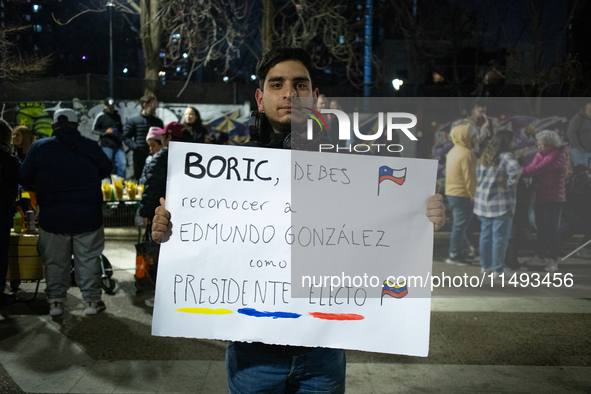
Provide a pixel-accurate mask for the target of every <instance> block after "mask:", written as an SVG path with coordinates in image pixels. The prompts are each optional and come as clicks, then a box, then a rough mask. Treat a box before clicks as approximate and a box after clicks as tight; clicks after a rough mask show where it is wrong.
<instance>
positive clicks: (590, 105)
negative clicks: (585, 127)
mask: <svg viewBox="0 0 591 394" xmlns="http://www.w3.org/2000/svg"><path fill="white" fill-rule="evenodd" d="M585 115H587V116H588V117H590V118H591V103H587V105H585Z"/></svg>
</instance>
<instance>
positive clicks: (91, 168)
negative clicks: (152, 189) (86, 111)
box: [20, 128, 111, 234]
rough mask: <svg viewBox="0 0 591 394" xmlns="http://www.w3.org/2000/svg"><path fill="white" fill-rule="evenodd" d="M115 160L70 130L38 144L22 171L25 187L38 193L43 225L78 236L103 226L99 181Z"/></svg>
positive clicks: (46, 228) (43, 227)
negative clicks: (111, 159)
mask: <svg viewBox="0 0 591 394" xmlns="http://www.w3.org/2000/svg"><path fill="white" fill-rule="evenodd" d="M110 173H111V161H110V160H109V159H108V157H107V156H106V155H105V154H104V153H103V151H102V149H101V148H100V147H99V146H98V145H97V144H96V142H95V141H93V140H91V139H89V138H86V137H83V136H82V135H80V132H79V131H78V130H75V129H70V128H60V129H58V130H55V131H54V132H53V134H52V137H51V138H44V139H41V140H39V141H37V142H35V143H34V144H33V145H32V146H31V149H30V150H29V153H28V155H27V158H26V159H25V161H24V163H23V164H22V166H21V169H20V176H21V183H22V185H23V187H24V188H25V189H28V190H33V191H34V192H35V193H36V194H37V203H38V204H39V227H41V228H42V229H43V230H44V231H49V232H52V233H57V234H79V233H85V232H90V231H95V230H98V229H99V228H100V227H101V226H102V225H103V212H102V202H103V197H102V192H101V179H102V178H105V177H108V176H109V174H110Z"/></svg>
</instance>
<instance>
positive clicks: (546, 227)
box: [445, 102, 591, 278]
mask: <svg viewBox="0 0 591 394" xmlns="http://www.w3.org/2000/svg"><path fill="white" fill-rule="evenodd" d="M590 116H591V102H590V103H588V104H587V105H586V106H585V108H583V109H582V110H581V111H580V112H578V113H577V114H576V115H575V116H574V117H573V119H572V120H571V122H570V124H569V129H568V133H567V139H568V141H567V142H565V141H562V140H561V138H560V136H559V134H558V133H557V132H556V131H552V130H543V131H541V132H539V133H537V134H536V135H535V137H536V140H537V148H538V152H537V154H536V155H535V157H534V159H533V161H532V162H531V163H529V164H528V165H524V164H525V163H523V158H519V157H517V156H516V152H515V141H514V135H513V132H511V131H508V130H498V131H495V130H493V129H492V126H491V124H490V123H489V121H488V119H487V118H486V106H484V105H483V104H479V103H478V102H477V103H476V104H475V105H474V107H473V108H472V109H471V111H470V114H469V115H468V116H467V117H466V118H465V119H461V120H459V121H457V122H455V123H453V124H452V128H451V131H450V138H451V140H452V142H453V144H454V146H453V148H452V149H451V150H450V151H449V153H448V154H447V157H446V177H445V181H446V185H445V187H446V190H445V193H446V196H447V201H448V203H449V206H450V209H451V212H452V217H453V225H452V230H451V237H450V246H449V254H448V258H447V259H446V263H448V264H451V265H458V266H467V265H470V264H471V263H470V261H471V260H473V258H474V257H475V254H476V253H475V252H476V248H474V246H473V245H472V242H471V235H472V234H471V232H470V230H469V228H470V224H471V223H472V221H473V215H475V216H476V217H477V218H478V219H479V221H480V239H479V248H478V249H479V252H480V268H481V272H482V273H489V274H492V275H493V276H494V277H495V278H497V277H499V276H501V275H503V274H512V271H511V269H512V270H518V269H520V270H525V271H527V270H545V271H547V272H556V271H558V270H559V266H558V258H559V256H560V255H561V244H562V243H563V242H564V241H566V240H567V239H568V238H570V237H572V235H573V234H575V233H582V234H583V235H584V241H583V242H584V243H585V242H587V241H588V240H589V239H590V237H591V221H590V220H589V218H591V204H589V202H590V201H591V181H590V179H589V166H590V165H591V162H590V160H589V158H590V157H591V145H589V142H590V141H591V117H590ZM485 140H487V141H488V143H487V144H486V147H485V148H484V150H483V151H482V152H481V149H480V148H481V147H482V145H484V141H485ZM569 143H570V144H569ZM480 152H481V154H480ZM477 155H478V156H479V157H477ZM532 201H533V204H532V205H533V210H534V215H535V227H536V230H537V234H536V246H535V254H534V255H533V256H532V257H531V259H529V260H527V261H526V262H525V263H524V264H519V261H518V260H517V252H518V250H519V247H520V245H521V244H522V241H523V234H524V233H525V229H526V228H527V227H528V221H529V219H528V218H529V215H528V210H529V209H530V202H532Z"/></svg>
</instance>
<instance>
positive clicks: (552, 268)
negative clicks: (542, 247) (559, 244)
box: [544, 259, 558, 272]
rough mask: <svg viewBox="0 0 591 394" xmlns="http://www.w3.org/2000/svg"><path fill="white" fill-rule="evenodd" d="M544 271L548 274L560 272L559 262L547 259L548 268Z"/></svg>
mask: <svg viewBox="0 0 591 394" xmlns="http://www.w3.org/2000/svg"><path fill="white" fill-rule="evenodd" d="M544 271H546V272H556V271H558V261H556V260H552V259H546V266H545V267H544Z"/></svg>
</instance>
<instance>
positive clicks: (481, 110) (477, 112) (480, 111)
mask: <svg viewBox="0 0 591 394" xmlns="http://www.w3.org/2000/svg"><path fill="white" fill-rule="evenodd" d="M472 114H474V116H475V117H476V119H482V118H483V117H484V115H486V107H474V109H473V110H472Z"/></svg>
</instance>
